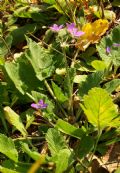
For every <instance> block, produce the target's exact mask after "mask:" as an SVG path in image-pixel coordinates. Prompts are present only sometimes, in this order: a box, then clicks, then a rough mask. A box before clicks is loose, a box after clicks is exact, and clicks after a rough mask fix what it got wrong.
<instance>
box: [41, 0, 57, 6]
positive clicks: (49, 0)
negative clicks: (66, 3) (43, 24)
mask: <svg viewBox="0 0 120 173" xmlns="http://www.w3.org/2000/svg"><path fill="white" fill-rule="evenodd" d="M43 2H45V3H48V4H51V5H53V4H55V0H43Z"/></svg>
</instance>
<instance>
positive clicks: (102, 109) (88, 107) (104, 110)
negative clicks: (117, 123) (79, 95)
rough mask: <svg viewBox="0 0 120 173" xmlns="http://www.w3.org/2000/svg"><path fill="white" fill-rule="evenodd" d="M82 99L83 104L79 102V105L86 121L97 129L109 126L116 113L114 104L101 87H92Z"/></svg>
mask: <svg viewBox="0 0 120 173" xmlns="http://www.w3.org/2000/svg"><path fill="white" fill-rule="evenodd" d="M83 99H84V105H83V104H81V107H82V109H83V110H84V113H85V115H86V116H87V119H88V121H89V122H90V123H91V124H92V125H93V126H95V127H96V128H97V129H98V130H99V131H101V130H103V129H104V128H105V127H107V126H109V124H110V123H112V120H113V119H114V118H116V117H117V115H118V112H117V107H116V105H115V104H113V102H112V99H111V97H110V96H109V94H108V93H107V91H106V90H104V89H102V88H92V89H91V90H90V91H89V92H88V95H86V96H84V97H83Z"/></svg>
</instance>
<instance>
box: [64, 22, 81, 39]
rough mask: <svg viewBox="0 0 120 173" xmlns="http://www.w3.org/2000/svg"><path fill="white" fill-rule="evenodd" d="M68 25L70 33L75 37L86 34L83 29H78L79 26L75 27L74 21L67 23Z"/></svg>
mask: <svg viewBox="0 0 120 173" xmlns="http://www.w3.org/2000/svg"><path fill="white" fill-rule="evenodd" d="M66 25H67V30H68V31H69V32H70V34H71V35H72V36H73V37H80V36H82V35H83V34H84V32H83V31H78V28H76V27H75V24H74V23H70V24H69V23H66Z"/></svg>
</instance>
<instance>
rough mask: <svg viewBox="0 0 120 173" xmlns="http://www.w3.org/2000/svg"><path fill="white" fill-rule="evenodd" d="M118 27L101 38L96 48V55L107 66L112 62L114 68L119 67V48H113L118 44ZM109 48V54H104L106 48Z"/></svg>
mask: <svg viewBox="0 0 120 173" xmlns="http://www.w3.org/2000/svg"><path fill="white" fill-rule="evenodd" d="M118 38H120V25H118V26H117V27H115V28H114V29H113V30H112V31H111V33H110V34H109V35H107V36H106V37H103V38H102V39H101V41H100V43H99V44H98V45H97V46H96V47H97V50H98V53H99V55H100V57H101V58H102V60H103V61H104V62H105V63H106V65H107V66H109V64H110V63H111V62H112V63H113V64H114V65H115V66H119V65H120V46H114V44H115V43H118V44H119V43H120V42H119V39H118ZM107 47H110V53H106V48H107Z"/></svg>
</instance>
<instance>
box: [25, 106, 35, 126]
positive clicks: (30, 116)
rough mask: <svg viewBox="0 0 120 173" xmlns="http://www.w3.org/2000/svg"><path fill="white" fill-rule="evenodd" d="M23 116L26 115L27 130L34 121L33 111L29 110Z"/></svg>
mask: <svg viewBox="0 0 120 173" xmlns="http://www.w3.org/2000/svg"><path fill="white" fill-rule="evenodd" d="M25 114H26V129H27V128H28V127H30V125H31V124H32V123H33V121H34V120H35V116H34V110H31V109H29V110H27V111H26V113H25Z"/></svg>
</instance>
